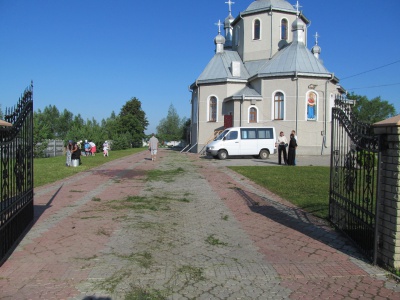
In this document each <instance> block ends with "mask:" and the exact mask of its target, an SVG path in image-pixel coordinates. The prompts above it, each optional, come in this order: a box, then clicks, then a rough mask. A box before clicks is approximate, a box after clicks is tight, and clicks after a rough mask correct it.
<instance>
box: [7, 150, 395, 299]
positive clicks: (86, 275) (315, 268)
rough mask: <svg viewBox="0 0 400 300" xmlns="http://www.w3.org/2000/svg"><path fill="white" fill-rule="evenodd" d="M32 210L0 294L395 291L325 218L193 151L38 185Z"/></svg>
mask: <svg viewBox="0 0 400 300" xmlns="http://www.w3.org/2000/svg"><path fill="white" fill-rule="evenodd" d="M35 214H36V222H35V224H34V225H33V227H32V228H31V230H30V231H29V232H28V233H27V234H26V236H25V237H24V239H23V240H22V241H21V243H20V244H19V245H18V247H17V248H16V249H15V250H14V252H13V253H12V255H11V256H10V257H9V258H8V260H7V261H6V262H5V263H4V264H3V266H1V267H0V299H87V300H89V299H104V300H105V299H108V300H111V299H113V300H116V299H145V298H144V296H145V295H147V296H148V297H149V298H148V299H400V286H399V285H397V284H396V282H394V281H392V280H390V279H388V278H387V277H386V276H385V272H384V271H383V270H381V269H379V268H376V267H373V266H371V265H369V264H368V263H366V262H364V261H363V260H362V257H361V256H360V255H359V254H358V252H357V251H356V250H355V249H353V247H352V246H351V245H350V244H349V243H348V242H347V241H346V240H345V239H344V238H342V237H340V236H338V235H337V234H336V233H335V232H334V231H332V230H331V229H330V228H329V227H328V226H326V224H324V223H322V222H321V221H319V220H317V219H314V218H312V217H311V216H310V215H308V214H306V213H304V212H303V211H301V210H299V209H297V208H296V207H293V206H292V205H290V204H289V203H287V202H285V201H284V200H283V199H279V198H278V197H277V196H275V195H273V194H271V193H269V192H268V191H267V190H264V189H262V188H260V187H258V186H256V185H255V184H253V183H251V182H249V181H248V180H246V179H245V178H244V177H243V176H240V175H238V174H236V173H234V172H232V171H230V170H229V169H227V168H225V167H220V166H218V165H217V164H215V163H212V161H207V160H200V159H199V158H198V156H197V155H194V154H180V153H177V152H173V151H170V150H161V151H160V155H159V160H158V161H157V162H152V161H151V160H149V157H148V152H147V151H144V152H141V153H139V154H136V155H132V156H129V157H126V158H122V159H119V160H117V161H112V162H109V163H107V164H105V165H103V166H101V167H99V168H96V169H93V170H91V171H87V172H82V173H80V174H78V175H75V176H73V177H70V178H68V179H66V180H64V181H62V182H57V183H54V184H50V185H47V186H44V187H41V188H38V189H36V190H35ZM140 296H142V298H140Z"/></svg>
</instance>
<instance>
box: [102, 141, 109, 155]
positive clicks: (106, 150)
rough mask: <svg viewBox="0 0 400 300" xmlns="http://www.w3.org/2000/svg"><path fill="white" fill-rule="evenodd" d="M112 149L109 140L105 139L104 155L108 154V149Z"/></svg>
mask: <svg viewBox="0 0 400 300" xmlns="http://www.w3.org/2000/svg"><path fill="white" fill-rule="evenodd" d="M109 149H110V146H109V145H108V142H107V141H105V142H104V144H103V155H104V157H106V156H108V150H109Z"/></svg>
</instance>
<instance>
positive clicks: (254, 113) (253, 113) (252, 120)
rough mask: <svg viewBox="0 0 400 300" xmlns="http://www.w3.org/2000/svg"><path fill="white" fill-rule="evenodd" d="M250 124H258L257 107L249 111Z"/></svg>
mask: <svg viewBox="0 0 400 300" xmlns="http://www.w3.org/2000/svg"><path fill="white" fill-rule="evenodd" d="M249 123H257V108H255V107H250V109H249Z"/></svg>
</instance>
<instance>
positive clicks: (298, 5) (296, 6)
mask: <svg viewBox="0 0 400 300" xmlns="http://www.w3.org/2000/svg"><path fill="white" fill-rule="evenodd" d="M293 6H294V7H295V8H296V15H297V16H299V14H300V12H299V9H300V7H303V6H301V5H300V4H299V1H298V0H297V1H296V4H295V5H293Z"/></svg>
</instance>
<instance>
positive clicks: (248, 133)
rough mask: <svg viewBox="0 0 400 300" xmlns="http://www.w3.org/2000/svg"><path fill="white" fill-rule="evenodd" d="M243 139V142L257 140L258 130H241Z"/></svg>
mask: <svg viewBox="0 0 400 300" xmlns="http://www.w3.org/2000/svg"><path fill="white" fill-rule="evenodd" d="M241 138H242V140H248V139H256V138H257V135H256V129H255V128H252V129H248V128H242V129H241Z"/></svg>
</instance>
